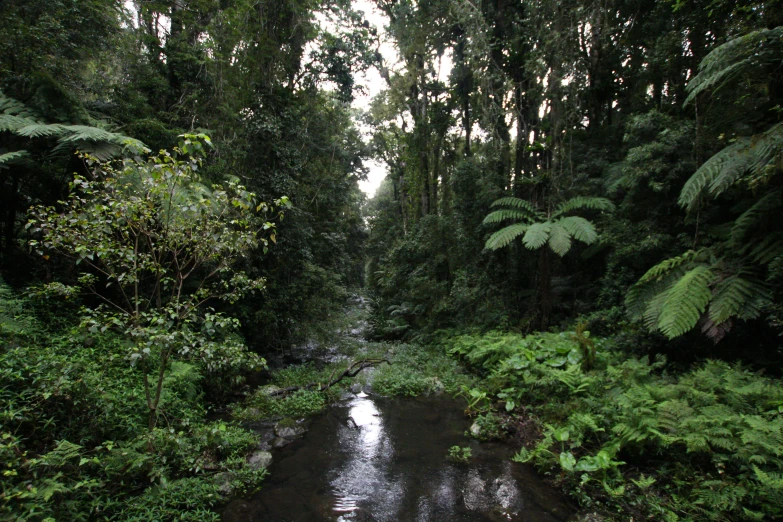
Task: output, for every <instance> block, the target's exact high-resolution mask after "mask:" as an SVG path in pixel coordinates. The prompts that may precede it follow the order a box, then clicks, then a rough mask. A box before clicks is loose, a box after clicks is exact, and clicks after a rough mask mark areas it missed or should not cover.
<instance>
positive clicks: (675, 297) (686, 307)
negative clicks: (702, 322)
mask: <svg viewBox="0 0 783 522" xmlns="http://www.w3.org/2000/svg"><path fill="white" fill-rule="evenodd" d="M714 278H715V275H714V274H713V273H712V271H711V270H710V269H709V268H707V267H706V266H703V265H700V266H697V267H695V268H693V269H691V270H690V271H689V272H687V273H686V274H685V275H684V276H682V278H681V279H680V280H679V281H677V283H676V284H675V285H674V286H673V287H672V288H671V290H669V292H668V293H667V295H666V299H665V301H664V303H663V307H662V309H661V316H660V318H659V319H658V328H659V329H660V330H661V332H662V333H663V334H664V335H665V336H666V337H668V338H669V339H673V338H675V337H678V336H680V335H682V334H684V333H685V332H687V331H688V330H690V329H691V328H693V327H694V326H695V325H696V323H697V322H698V321H699V317H701V314H703V313H704V310H705V308H706V307H707V303H709V302H710V299H711V298H712V292H711V291H710V283H712V281H713V279H714Z"/></svg>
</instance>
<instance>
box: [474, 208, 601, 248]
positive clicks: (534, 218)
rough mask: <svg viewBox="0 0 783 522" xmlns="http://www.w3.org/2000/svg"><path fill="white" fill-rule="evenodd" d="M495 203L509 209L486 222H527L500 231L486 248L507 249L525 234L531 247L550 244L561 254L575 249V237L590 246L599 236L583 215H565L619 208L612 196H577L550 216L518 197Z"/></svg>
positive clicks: (491, 237)
mask: <svg viewBox="0 0 783 522" xmlns="http://www.w3.org/2000/svg"><path fill="white" fill-rule="evenodd" d="M492 206H493V207H495V206H506V207H509V209H501V210H496V211H494V212H492V213H490V214H489V215H488V216H487V217H486V218H484V223H485V224H491V223H499V222H501V221H503V220H506V219H516V220H521V221H525V222H527V223H515V224H512V225H508V226H506V227H504V228H502V229H500V230H498V231H497V232H495V233H494V234H492V235H491V236H490V237H489V239H487V242H486V245H485V248H487V249H489V250H497V249H499V248H503V247H505V246H508V245H509V244H511V242H512V241H514V240H515V239H516V238H517V237H519V236H522V235H523V234H524V236H522V244H523V245H525V247H526V248H528V249H529V250H538V249H539V248H541V247H542V246H544V245H545V244H547V243H548V244H549V247H550V248H551V249H552V251H553V252H554V253H555V254H557V255H559V256H560V257H563V256H564V255H566V254H567V253H568V252H569V251H570V250H571V239H572V238H573V239H576V240H577V241H580V242H582V243H585V244H586V245H591V244H593V243H594V242H595V241H596V240H597V239H598V233H597V232H596V230H595V226H594V225H593V224H592V223H591V222H590V221H588V220H586V219H585V218H583V217H579V216H565V214H567V213H569V212H573V211H576V210H582V209H586V210H599V211H606V212H611V211H613V210H614V208H615V207H614V204H613V203H612V202H611V201H609V200H608V199H605V198H592V197H575V198H572V199H570V200H568V201H565V202H563V203H561V204H560V205H558V207H557V210H556V211H555V212H554V213H552V214H551V215H550V216H547V215H545V214H543V213H542V212H540V211H538V210H536V209H535V208H534V207H533V206H532V205H531V204H530V203H528V202H527V201H524V200H521V199H518V198H512V197H505V198H500V199H498V200H497V201H495V202H494V203H493V204H492ZM515 209H522V210H523V211H520V210H515Z"/></svg>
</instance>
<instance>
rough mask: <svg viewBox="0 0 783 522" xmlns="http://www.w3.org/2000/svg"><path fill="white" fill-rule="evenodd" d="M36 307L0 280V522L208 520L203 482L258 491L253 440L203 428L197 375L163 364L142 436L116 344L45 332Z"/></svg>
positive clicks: (136, 386) (232, 429) (48, 328)
mask: <svg viewBox="0 0 783 522" xmlns="http://www.w3.org/2000/svg"><path fill="white" fill-rule="evenodd" d="M39 304H40V303H39V302H37V301H34V300H31V299H30V298H21V297H19V296H16V295H14V294H13V293H12V292H11V291H10V290H9V289H8V288H7V287H5V286H4V285H3V284H2V283H0V344H2V345H3V346H4V349H3V350H2V351H0V404H2V406H0V487H1V488H2V491H3V494H2V495H1V496H0V519H3V520H19V521H22V520H44V519H47V518H53V519H57V520H74V521H79V520H94V519H97V518H100V519H117V520H212V519H214V516H215V515H214V513H211V512H209V508H210V507H211V506H213V505H215V504H216V503H217V502H218V501H219V500H220V498H222V494H220V493H218V491H217V489H216V488H215V486H214V484H213V482H214V481H213V480H212V478H211V476H210V474H211V473H215V472H228V473H230V474H231V476H232V477H233V479H232V484H231V485H232V488H234V489H235V490H243V489H246V490H247V489H253V488H256V487H258V484H259V482H260V480H261V479H262V478H263V470H261V471H257V470H253V469H250V468H248V467H247V466H246V464H245V455H246V454H247V453H248V452H249V451H250V450H251V449H252V448H254V447H255V446H256V445H257V438H256V436H255V434H253V433H251V432H248V431H246V430H244V429H241V428H239V427H236V426H233V425H231V424H228V423H212V424H207V423H205V421H204V412H205V404H204V394H203V390H202V387H201V386H202V383H203V381H204V378H203V377H204V376H208V374H202V372H203V371H206V370H205V369H200V368H199V367H197V366H196V365H192V364H189V363H187V362H184V361H179V362H175V363H174V364H172V365H171V366H170V371H169V372H168V374H167V376H166V380H165V387H164V392H163V395H162V398H161V403H160V407H161V411H160V417H161V419H162V421H161V423H160V425H159V427H158V428H156V429H154V430H153V431H152V432H150V431H149V430H148V425H147V419H146V417H147V415H146V412H145V408H146V404H145V397H144V391H143V387H142V385H141V380H142V375H141V374H140V372H141V370H140V368H138V367H135V368H134V367H132V366H131V365H129V364H128V361H127V360H126V359H125V357H124V354H125V353H126V350H127V347H126V346H125V345H124V344H123V340H122V339H120V338H118V337H117V336H116V335H113V334H111V333H110V332H108V331H107V332H104V333H100V332H99V333H95V334H91V335H89V336H87V335H84V334H81V333H78V332H73V331H71V330H70V329H68V328H66V329H59V328H58V327H59V326H60V325H61V324H63V323H66V324H67V322H66V321H62V322H55V323H46V324H45V323H43V322H42V321H40V320H39V319H38V317H37V316H36V315H35V313H34V312H38V311H40V310H41V308H40V307H39ZM43 312H44V313H48V311H47V310H46V307H45V306H44V307H43ZM60 313H61V314H62V317H67V316H68V310H61V312H60ZM162 426H165V427H162Z"/></svg>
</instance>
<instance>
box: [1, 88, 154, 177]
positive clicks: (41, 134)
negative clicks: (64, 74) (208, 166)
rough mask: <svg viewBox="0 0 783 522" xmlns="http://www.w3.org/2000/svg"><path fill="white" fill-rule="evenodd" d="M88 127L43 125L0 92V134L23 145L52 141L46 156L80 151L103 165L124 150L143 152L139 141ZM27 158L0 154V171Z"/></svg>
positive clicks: (20, 154)
mask: <svg viewBox="0 0 783 522" xmlns="http://www.w3.org/2000/svg"><path fill="white" fill-rule="evenodd" d="M90 123H93V125H64V124H59V123H44V122H43V121H42V118H41V117H40V116H39V115H38V114H37V113H36V112H35V111H34V110H33V109H31V108H30V107H28V106H27V105H25V104H23V103H21V102H19V101H18V100H14V99H13V98H9V97H7V96H5V95H4V94H3V93H2V92H0V132H10V133H11V134H13V135H15V136H17V137H19V138H22V139H23V140H25V141H27V140H33V139H45V138H52V139H55V140H57V143H56V145H55V146H54V148H52V149H51V150H50V154H53V155H57V154H60V155H62V154H70V153H72V152H73V151H74V150H81V151H84V152H87V153H89V154H90V155H92V156H94V157H96V158H98V159H99V160H101V161H106V160H109V159H111V158H112V157H114V156H116V155H117V154H119V153H120V152H121V151H122V149H123V148H124V147H127V146H130V147H132V148H134V149H136V150H143V149H145V146H144V144H143V143H142V142H140V141H139V140H136V139H134V138H130V137H128V136H124V135H122V134H118V133H116V132H112V131H110V130H107V129H105V128H102V127H101V126H100V125H102V124H101V123H100V122H95V121H93V122H90ZM27 157H29V153H28V152H27V151H26V150H24V149H21V150H16V151H3V153H2V154H0V167H4V166H7V165H9V164H12V163H15V162H19V161H20V160H23V159H25V158H27Z"/></svg>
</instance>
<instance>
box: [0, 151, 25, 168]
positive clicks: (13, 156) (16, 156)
mask: <svg viewBox="0 0 783 522" xmlns="http://www.w3.org/2000/svg"><path fill="white" fill-rule="evenodd" d="M29 155H30V153H29V152H27V151H26V150H15V151H13V152H6V153H5V154H0V168H2V167H4V166H5V165H8V164H11V163H14V162H16V161H19V160H20V159H23V158H26V157H28V156H29Z"/></svg>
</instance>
